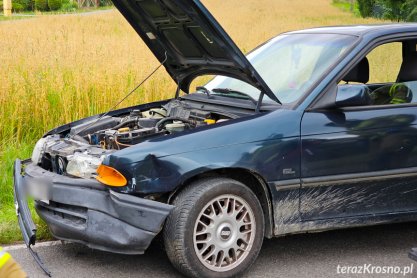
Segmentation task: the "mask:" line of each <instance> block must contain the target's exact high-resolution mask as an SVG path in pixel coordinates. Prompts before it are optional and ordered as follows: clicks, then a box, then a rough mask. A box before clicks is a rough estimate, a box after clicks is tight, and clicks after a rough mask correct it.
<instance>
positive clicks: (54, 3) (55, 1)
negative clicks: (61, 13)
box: [48, 0, 62, 11]
mask: <svg viewBox="0 0 417 278" xmlns="http://www.w3.org/2000/svg"><path fill="white" fill-rule="evenodd" d="M48 7H49V9H50V10H51V11H57V10H59V9H60V8H61V7H62V1H61V0H48Z"/></svg>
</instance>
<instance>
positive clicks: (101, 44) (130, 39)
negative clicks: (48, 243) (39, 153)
mask: <svg viewBox="0 0 417 278" xmlns="http://www.w3.org/2000/svg"><path fill="white" fill-rule="evenodd" d="M204 3H205V4H206V6H207V7H208V8H209V10H210V11H211V12H212V13H213V14H214V16H215V17H216V18H217V19H218V20H219V22H220V23H221V24H222V25H223V27H224V28H225V29H226V31H227V32H228V33H229V34H230V35H231V37H232V38H233V39H234V40H235V42H236V43H237V45H238V46H239V47H240V48H241V49H242V50H243V51H244V52H248V51H249V50H250V49H252V48H253V47H255V46H256V45H258V44H259V43H261V42H263V41H265V40H266V39H268V38H270V37H272V36H274V35H276V34H278V33H281V32H284V31H288V30H294V29H300V28H307V27H313V26H321V25H339V24H354V23H374V22H376V21H375V20H372V19H361V18H359V17H355V16H353V15H352V14H350V13H348V12H344V11H342V10H341V9H339V8H337V7H335V6H333V5H332V4H331V0H314V1H305V0H293V1H287V0H245V1H244V2H242V1H240V0H229V1H221V2H220V1H214V0H210V1H208V0H207V1H204ZM220 3H221V4H220ZM242 3H244V4H242ZM0 38H1V39H0V119H1V120H0V173H1V176H0V208H1V209H0V244H2V243H8V242H12V241H16V240H19V239H20V238H21V237H20V233H19V232H18V228H17V224H16V220H15V218H16V216H15V212H14V206H13V197H12V179H11V175H12V173H11V170H12V169H11V167H12V162H13V160H14V159H15V158H16V157H20V158H27V157H29V156H30V154H31V150H32V147H33V145H34V143H35V142H36V140H37V139H38V138H39V137H40V136H41V135H42V134H43V133H44V132H45V131H47V130H48V129H51V128H53V127H55V126H57V125H60V124H64V123H67V122H70V121H73V120H76V119H79V118H83V117H85V116H88V115H93V114H97V113H99V112H103V111H106V110H107V109H108V108H109V107H111V106H112V105H113V104H114V103H115V102H116V101H117V100H119V99H120V98H121V97H122V96H124V95H125V94H126V92H127V91H129V90H130V89H132V88H133V87H134V86H135V85H136V84H137V83H138V82H140V81H141V79H142V78H144V77H145V76H146V75H147V74H148V73H149V72H150V71H151V70H152V69H153V68H154V67H156V66H157V64H158V63H157V61H156V59H155V58H154V57H153V55H152V54H151V52H150V51H149V50H148V49H147V47H146V46H145V45H144V44H143V43H142V41H141V40H140V39H139V37H138V36H137V34H136V33H135V32H134V31H133V30H132V28H131V27H130V26H129V25H128V24H127V23H126V22H125V20H124V19H123V17H122V16H121V15H120V14H119V13H118V12H117V11H116V10H114V11H111V12H109V13H105V14H97V15H89V16H75V15H74V16H44V17H37V18H34V19H28V20H16V21H8V22H0ZM174 89H175V84H173V82H172V81H171V79H170V78H169V76H168V75H167V74H166V73H165V71H164V70H163V69H162V70H160V71H159V72H157V73H156V74H155V76H154V77H153V78H152V80H151V81H149V82H148V83H146V84H145V85H144V86H143V88H142V89H141V90H139V92H137V93H135V94H134V95H133V96H132V97H131V98H130V99H129V100H128V101H126V102H125V103H123V106H129V105H132V104H134V103H143V102H149V101H153V100H158V99H163V98H168V97H172V96H173V95H174ZM36 222H37V223H40V221H39V219H38V218H36ZM40 237H41V238H46V237H48V233H47V231H46V229H45V226H44V225H42V224H41V223H40Z"/></svg>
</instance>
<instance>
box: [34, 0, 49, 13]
mask: <svg viewBox="0 0 417 278" xmlns="http://www.w3.org/2000/svg"><path fill="white" fill-rule="evenodd" d="M35 9H36V10H38V11H47V10H48V0H35Z"/></svg>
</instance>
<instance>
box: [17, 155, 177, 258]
mask: <svg viewBox="0 0 417 278" xmlns="http://www.w3.org/2000/svg"><path fill="white" fill-rule="evenodd" d="M23 164H24V169H23V171H22V168H23V167H22V163H21V162H20V160H16V162H15V167H14V190H15V204H16V211H17V214H18V219H19V225H20V229H21V231H22V234H23V238H24V240H25V243H26V245H28V246H29V245H33V244H34V243H35V239H36V227H35V225H34V223H33V220H32V218H31V215H30V211H29V209H28V205H27V201H26V194H28V195H29V196H31V197H32V198H33V199H34V200H35V209H36V212H37V213H38V215H39V216H40V217H41V218H42V219H43V220H44V221H45V222H46V224H47V225H48V227H49V229H50V231H51V233H52V235H53V236H54V237H56V238H58V239H62V240H68V241H73V242H79V243H82V244H85V245H87V246H89V247H91V248H94V249H99V250H104V251H109V252H114V253H122V254H143V252H144V251H145V250H146V249H147V248H148V246H149V244H150V243H151V241H152V239H153V238H154V237H155V236H156V235H157V234H158V233H159V232H160V231H161V229H162V227H163V224H164V221H165V219H166V217H167V216H168V214H169V213H170V211H171V210H172V209H173V208H174V207H173V206H171V205H168V204H164V203H160V202H156V201H151V200H147V199H143V198H139V197H135V196H131V195H126V194H120V193H117V192H114V191H112V190H109V189H108V188H106V187H105V186H103V185H101V184H100V183H99V182H97V181H95V180H89V179H80V178H70V177H66V176H62V175H58V174H55V173H52V172H49V171H46V170H44V169H42V168H41V167H39V166H36V165H33V164H32V163H31V162H30V161H27V162H24V163H23Z"/></svg>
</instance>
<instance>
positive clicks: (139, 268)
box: [7, 223, 417, 278]
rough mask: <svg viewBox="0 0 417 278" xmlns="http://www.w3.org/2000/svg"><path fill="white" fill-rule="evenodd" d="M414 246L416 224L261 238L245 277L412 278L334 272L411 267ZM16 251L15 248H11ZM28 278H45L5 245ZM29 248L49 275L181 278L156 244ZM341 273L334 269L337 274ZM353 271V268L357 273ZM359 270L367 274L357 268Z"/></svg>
mask: <svg viewBox="0 0 417 278" xmlns="http://www.w3.org/2000/svg"><path fill="white" fill-rule="evenodd" d="M413 246H416V247H417V223H406V224H395V225H384V226H376V227H369V228H356V229H348V230H339V231H330V232H324V233H316V234H303V235H293V236H288V237H283V238H276V239H272V240H265V241H264V244H263V248H262V251H261V254H260V256H259V258H258V260H257V261H256V262H255V264H254V265H253V266H252V268H251V269H250V270H249V272H248V273H247V274H246V275H245V277H285V278H287V277H309V278H310V277H311V278H313V277H320V278H321V277H417V262H415V263H414V265H413V274H408V275H405V276H404V275H402V274H398V275H394V274H373V275H372V274H370V273H369V272H367V273H365V274H356V275H352V274H337V267H338V265H339V266H340V267H342V266H351V267H353V266H363V265H364V264H370V265H371V266H375V267H378V266H381V267H382V266H399V267H401V269H402V267H411V264H412V263H413V261H412V260H410V259H409V258H408V257H407V253H408V251H409V249H410V248H411V247H413ZM16 248H17V249H16ZM7 249H9V250H10V251H9V252H10V253H11V254H12V256H13V257H14V258H15V259H16V260H17V261H18V262H19V263H20V264H21V265H22V266H23V268H24V269H25V270H26V271H27V273H28V274H29V276H30V277H46V276H44V275H43V273H42V272H41V271H40V269H39V268H38V266H37V265H36V264H35V262H34V261H33V259H32V257H31V256H30V254H29V253H28V251H27V250H25V249H22V248H20V249H19V248H18V247H13V246H11V247H8V248H7ZM35 250H36V251H37V252H38V253H39V255H40V256H41V257H42V258H43V260H44V261H45V263H46V265H47V266H48V267H49V269H50V270H51V272H52V274H53V277H88V278H92V277H157V278H162V277H181V276H180V275H179V274H178V273H177V272H176V271H175V269H174V268H173V267H172V266H171V264H170V263H169V261H168V258H167V257H166V255H165V253H164V251H163V248H162V247H161V245H160V244H153V245H152V246H151V247H150V249H148V251H147V252H146V253H145V255H140V256H126V255H116V254H110V253H106V252H100V251H95V250H91V249H89V248H87V247H84V246H82V245H78V244H64V245H62V244H61V243H58V242H57V243H55V244H54V245H53V246H38V247H35ZM341 271H342V269H341V268H339V272H341ZM357 271H358V270H357ZM363 271H364V272H365V271H367V270H366V269H363Z"/></svg>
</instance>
